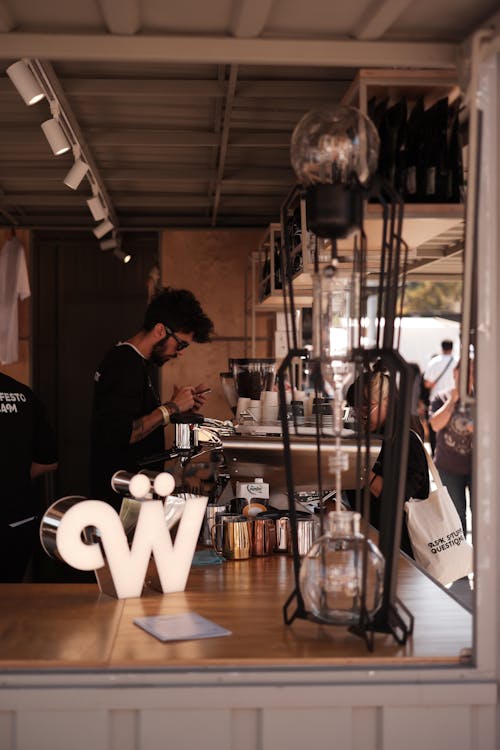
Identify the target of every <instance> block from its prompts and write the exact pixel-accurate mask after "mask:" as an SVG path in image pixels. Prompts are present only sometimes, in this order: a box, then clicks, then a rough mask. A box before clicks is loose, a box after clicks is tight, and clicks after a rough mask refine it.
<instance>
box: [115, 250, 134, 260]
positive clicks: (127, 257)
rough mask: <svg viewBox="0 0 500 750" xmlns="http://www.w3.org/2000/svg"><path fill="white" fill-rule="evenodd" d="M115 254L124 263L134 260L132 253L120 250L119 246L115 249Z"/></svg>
mask: <svg viewBox="0 0 500 750" xmlns="http://www.w3.org/2000/svg"><path fill="white" fill-rule="evenodd" d="M113 255H114V256H115V257H116V258H118V260H121V262H122V263H130V261H131V260H132V256H131V255H130V253H126V252H125V251H124V250H120V248H119V247H117V248H116V250H113Z"/></svg>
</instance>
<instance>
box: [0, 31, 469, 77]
mask: <svg viewBox="0 0 500 750" xmlns="http://www.w3.org/2000/svg"><path fill="white" fill-rule="evenodd" d="M458 49H459V47H458V45H456V44H452V43H449V42H439V43H432V42H411V41H401V42H368V41H366V42H365V41H353V40H347V39H336V40H325V39H317V40H310V39H230V38H228V37H216V36H125V35H123V34H122V35H113V34H25V33H18V32H7V33H2V34H0V55H1V56H2V58H3V59H4V60H12V59H17V58H19V57H39V58H45V59H48V60H53V61H58V60H77V61H79V62H92V61H93V62H128V63H133V62H153V63H208V64H225V63H227V64H240V65H293V66H297V65H307V66H316V65H320V66H331V67H349V68H360V67H364V68H388V67H391V68H393V67H402V68H404V67H410V68H412V67H413V68H415V67H416V68H447V69H451V68H455V66H456V62H457V51H458Z"/></svg>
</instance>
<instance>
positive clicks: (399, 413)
mask: <svg viewBox="0 0 500 750" xmlns="http://www.w3.org/2000/svg"><path fill="white" fill-rule="evenodd" d="M293 195H294V194H293V193H291V194H290V196H289V197H288V198H287V201H286V202H285V203H284V205H283V207H282V222H283V221H285V220H286V216H287V211H288V205H287V204H288V201H289V200H290V199H292V198H293ZM363 198H364V199H366V200H369V199H371V200H373V199H376V200H378V201H379V202H380V204H381V206H382V214H383V222H382V236H381V240H380V264H379V268H378V270H377V273H376V274H375V273H374V272H373V271H372V272H371V274H370V276H371V280H373V279H376V281H377V283H378V286H377V288H376V294H377V329H376V342H375V346H373V347H372V348H363V346H362V345H361V338H359V340H358V345H357V346H356V347H355V348H354V349H353V350H352V352H351V355H350V359H349V361H350V362H351V363H352V366H353V371H354V377H355V379H357V381H358V386H357V388H356V390H357V391H359V392H357V393H356V394H355V399H356V402H357V403H358V404H361V399H362V391H363V378H364V374H365V373H367V372H368V371H369V370H370V368H371V367H372V366H373V364H374V363H375V362H377V363H378V364H379V365H380V366H381V368H383V370H384V371H385V372H386V373H387V374H388V376H389V377H388V381H389V384H390V385H389V388H390V390H389V408H388V414H387V418H386V420H385V425H384V430H383V435H382V440H383V445H384V454H385V460H384V465H383V487H384V491H383V495H382V497H381V507H380V534H379V543H378V546H379V549H380V551H381V552H382V554H383V556H384V558H385V573H384V582H383V595H382V605H381V607H380V608H379V609H378V611H377V612H376V613H375V615H374V616H373V617H370V616H369V615H368V613H367V611H366V608H365V606H364V603H365V593H366V564H365V565H364V566H363V573H364V575H363V592H364V593H363V596H362V612H361V618H360V622H359V625H358V626H356V627H355V628H352V630H353V632H355V633H356V634H357V635H360V636H361V637H363V638H364V640H365V642H366V644H367V647H368V648H369V649H370V650H371V649H372V648H373V634H374V633H375V632H383V633H391V634H392V635H393V637H394V638H395V639H396V641H397V642H398V643H401V644H403V643H405V642H406V639H407V637H408V636H409V635H410V634H411V632H412V629H413V616H412V614H411V612H409V610H408V609H407V608H406V607H405V605H404V604H403V603H402V602H401V601H400V600H399V599H398V598H397V595H396V589H397V569H398V556H399V546H400V537H401V528H402V523H403V497H404V489H405V477H406V466H407V458H408V441H409V433H410V413H411V405H412V392H413V383H414V377H415V373H414V370H413V368H412V366H410V365H408V363H406V362H405V361H404V360H403V358H402V357H401V356H400V355H399V353H398V351H397V347H398V343H399V342H398V341H396V340H395V321H396V319H397V317H398V316H399V315H400V314H401V309H402V302H403V299H402V298H403V290H404V284H405V269H406V261H407V246H406V244H405V243H404V241H403V239H402V236H401V230H402V222H403V203H402V201H401V199H400V198H399V196H398V195H397V194H396V193H395V191H394V190H393V189H392V187H391V186H390V185H388V184H387V183H383V182H380V181H377V182H376V183H374V184H373V186H372V188H371V190H370V191H369V192H366V193H365V194H364V196H363ZM282 237H283V241H284V245H283V248H282V254H281V255H282V278H283V282H284V283H283V298H284V308H285V313H286V314H287V315H286V318H287V320H289V321H290V322H291V323H290V325H291V330H289V332H288V333H289V351H288V355H287V356H286V357H285V359H284V360H283V362H282V364H281V366H280V368H279V371H278V386H279V392H280V403H281V405H282V407H283V406H284V404H285V399H286V392H285V388H286V381H287V379H289V380H290V381H291V382H292V383H293V368H292V363H293V361H294V360H296V359H297V358H307V359H309V363H308V364H309V368H310V369H311V370H312V371H313V383H314V388H315V391H316V395H318V393H319V392H320V391H321V388H322V376H321V365H320V358H319V357H314V354H313V356H312V357H311V353H310V352H309V351H308V350H306V349H301V348H299V347H298V346H297V331H296V328H295V306H294V294H293V281H292V277H293V274H294V269H293V267H292V264H291V262H290V258H291V256H292V251H293V247H292V246H291V244H290V238H289V233H287V232H286V231H282ZM366 253H367V248H366V238H365V234H364V231H363V223H362V221H361V226H360V228H359V235H358V239H355V240H354V242H353V255H352V259H351V260H350V263H351V264H352V265H351V270H352V271H353V272H354V274H355V277H356V279H357V282H356V283H357V285H358V288H357V290H356V292H357V294H358V295H359V301H360V303H359V310H358V315H359V321H358V323H359V325H358V330H359V332H361V330H362V319H363V318H364V317H365V316H366V302H367V298H368V295H369V294H370V293H373V290H374V286H373V285H371V286H368V283H367V282H368V275H367V271H366V268H367V263H366V260H367V258H366ZM342 262H343V261H342V258H339V257H338V255H337V252H336V241H335V240H332V259H331V268H332V269H333V270H332V272H333V273H336V272H337V270H338V269H339V268H342ZM315 272H316V273H318V272H319V264H318V261H317V255H316V257H315ZM382 322H383V325H382ZM359 335H360V334H359ZM280 412H281V424H282V434H283V447H284V462H285V470H286V476H287V491H288V498H289V515H290V525H291V539H292V550H293V563H294V575H295V589H294V591H293V592H292V593H291V595H290V597H289V598H288V600H287V601H286V603H285V605H284V619H285V623H286V624H290V623H292V622H293V620H294V619H295V618H301V619H314V618H313V616H312V615H311V613H309V612H308V611H307V610H306V607H305V604H304V599H303V596H302V593H301V590H300V585H299V573H300V566H301V559H300V557H299V552H298V537H297V516H296V511H295V503H294V501H293V498H294V497H295V486H294V479H293V461H292V455H291V445H290V430H291V429H292V428H291V424H292V422H289V421H288V419H287V415H286V409H285V408H281V410H280ZM358 413H359V410H358ZM292 419H293V417H292ZM300 430H301V427H300V425H299V424H297V420H295V419H294V421H293V431H294V433H295V434H297V435H300ZM315 432H316V448H317V454H318V461H317V477H316V479H317V484H318V494H319V496H321V493H322V484H323V478H322V476H321V460H320V459H319V456H320V452H321V445H322V443H323V442H324V441H325V440H328V439H329V438H328V436H327V435H326V434H325V433H324V431H323V427H322V419H321V415H317V416H316V431H315ZM356 436H357V440H358V462H359V466H360V468H362V467H361V465H362V462H365V464H366V465H365V466H364V467H363V469H364V471H360V472H358V475H359V476H361V475H362V474H363V473H364V475H365V476H367V475H368V471H369V468H370V467H369V466H368V465H367V462H368V461H369V455H370V433H369V431H368V430H367V429H363V426H362V424H361V421H360V420H359V418H358V422H357V425H356ZM369 507H370V492H369V488H368V486H367V485H366V484H365V485H364V486H358V487H357V488H356V491H355V493H354V498H353V508H354V510H357V511H359V512H360V513H361V515H362V530H363V531H364V533H365V537H366V536H367V533H368V527H369ZM323 514H324V512H323V509H322V508H321V515H320V520H321V528H322V529H323V528H324V518H323ZM293 604H295V609H294V610H293V611H292V605H293Z"/></svg>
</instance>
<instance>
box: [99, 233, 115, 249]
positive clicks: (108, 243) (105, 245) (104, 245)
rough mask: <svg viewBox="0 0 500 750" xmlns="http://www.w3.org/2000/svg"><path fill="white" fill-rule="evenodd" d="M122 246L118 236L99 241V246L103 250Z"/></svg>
mask: <svg viewBox="0 0 500 750" xmlns="http://www.w3.org/2000/svg"><path fill="white" fill-rule="evenodd" d="M119 246H120V242H119V240H118V237H114V236H113V237H110V238H109V240H102V242H100V243H99V247H100V248H101V250H115V249H116V248H117V247H119Z"/></svg>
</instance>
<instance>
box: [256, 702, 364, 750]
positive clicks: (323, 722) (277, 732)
mask: <svg viewBox="0 0 500 750" xmlns="http://www.w3.org/2000/svg"><path fill="white" fill-rule="evenodd" d="M351 715H352V710H351V709H350V708H331V707H329V708H312V709H311V708H304V709H301V708H290V709H269V710H268V709H264V710H263V712H262V748H263V750H272V749H273V748H286V750H304V749H305V748H308V747H310V746H311V743H314V746H315V747H321V748H331V747H339V748H343V749H344V750H346V748H352V722H351Z"/></svg>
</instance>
